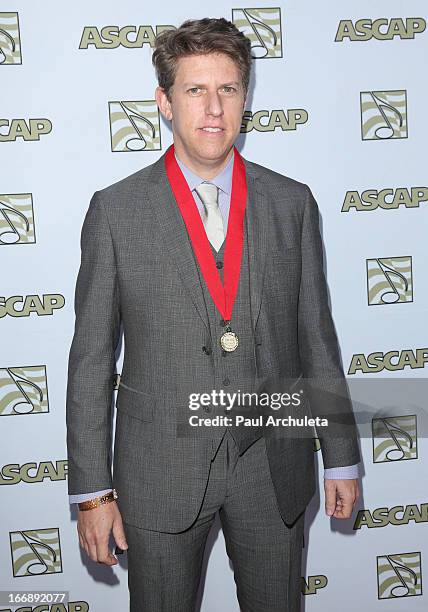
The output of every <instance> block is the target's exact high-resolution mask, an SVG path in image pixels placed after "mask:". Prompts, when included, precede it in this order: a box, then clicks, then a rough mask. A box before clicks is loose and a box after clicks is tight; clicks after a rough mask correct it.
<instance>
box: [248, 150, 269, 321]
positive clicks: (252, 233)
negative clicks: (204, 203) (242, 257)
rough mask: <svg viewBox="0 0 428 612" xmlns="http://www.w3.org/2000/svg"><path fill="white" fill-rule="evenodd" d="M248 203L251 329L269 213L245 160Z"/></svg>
mask: <svg viewBox="0 0 428 612" xmlns="http://www.w3.org/2000/svg"><path fill="white" fill-rule="evenodd" d="M244 161H245V165H246V168H247V185H248V202H247V209H246V215H245V217H246V223H247V237H248V257H249V262H248V266H249V274H250V300H251V314H252V317H253V327H254V329H255V328H256V325H257V320H258V317H259V314H260V305H261V300H262V292H263V281H264V278H265V266H266V259H267V257H266V253H267V249H268V244H269V240H268V234H269V231H268V230H269V228H268V223H269V218H270V215H269V213H270V211H269V207H268V204H269V203H268V201H267V198H266V197H265V196H264V194H263V193H262V192H261V191H260V188H259V180H258V179H257V177H256V176H255V175H253V173H252V171H251V170H250V168H249V166H248V163H247V161H246V160H244Z"/></svg>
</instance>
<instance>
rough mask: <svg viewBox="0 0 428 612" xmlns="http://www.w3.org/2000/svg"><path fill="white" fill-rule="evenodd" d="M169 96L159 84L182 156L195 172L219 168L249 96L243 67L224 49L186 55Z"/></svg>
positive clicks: (163, 106)
mask: <svg viewBox="0 0 428 612" xmlns="http://www.w3.org/2000/svg"><path fill="white" fill-rule="evenodd" d="M170 98H171V99H170V101H169V100H168V99H167V97H166V95H165V93H164V91H163V90H162V89H160V88H159V87H158V88H157V89H156V100H157V102H158V106H159V108H160V110H161V112H162V113H163V115H164V116H165V117H166V119H169V120H171V121H172V131H173V135H174V146H175V150H176V152H177V155H178V157H179V158H180V159H181V160H182V161H183V162H184V163H186V164H187V165H189V166H190V167H191V168H192V169H194V170H196V171H198V170H199V171H201V170H204V169H206V170H207V172H209V170H210V168H211V169H213V170H215V169H218V167H219V166H222V165H223V164H224V163H225V161H226V159H227V158H228V156H229V153H230V151H231V149H232V147H233V144H234V142H235V140H236V137H237V136H238V134H239V131H240V128H241V121H242V114H243V112H244V105H245V96H244V90H243V86H242V78H241V73H240V70H239V68H238V66H237V65H236V64H235V62H234V61H233V60H232V59H230V57H229V56H228V55H225V54H223V53H210V54H207V55H191V56H188V57H182V58H180V59H179V60H178V63H177V72H176V77H175V82H174V85H173V87H172V90H171V93H170Z"/></svg>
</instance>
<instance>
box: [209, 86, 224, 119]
mask: <svg viewBox="0 0 428 612" xmlns="http://www.w3.org/2000/svg"><path fill="white" fill-rule="evenodd" d="M205 112H206V113H207V114H208V115H214V116H215V117H219V116H220V115H222V114H223V105H222V101H221V98H220V96H219V94H218V92H217V91H212V92H208V94H207V96H206V107H205Z"/></svg>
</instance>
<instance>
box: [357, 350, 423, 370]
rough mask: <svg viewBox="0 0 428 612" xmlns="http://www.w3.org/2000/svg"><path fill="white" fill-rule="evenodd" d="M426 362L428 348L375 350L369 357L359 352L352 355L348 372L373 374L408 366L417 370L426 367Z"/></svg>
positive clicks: (402, 368)
mask: <svg viewBox="0 0 428 612" xmlns="http://www.w3.org/2000/svg"><path fill="white" fill-rule="evenodd" d="M426 363H428V348H420V349H416V351H413V350H412V349H404V350H402V351H401V352H400V351H388V352H387V353H381V352H375V353H370V354H369V355H367V357H366V356H365V355H363V354H362V353H359V354H357V355H353V356H352V360H351V365H350V366H349V370H348V374H356V372H364V373H365V374H372V373H375V372H382V370H389V371H390V372H395V371H396V370H404V368H407V367H409V368H411V369H412V370H416V369H418V368H424V367H425V364H426Z"/></svg>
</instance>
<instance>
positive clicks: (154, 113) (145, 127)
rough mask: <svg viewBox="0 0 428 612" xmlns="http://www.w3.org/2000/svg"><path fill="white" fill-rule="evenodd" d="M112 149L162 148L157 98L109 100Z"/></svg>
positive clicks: (147, 149)
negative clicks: (129, 100) (128, 100)
mask: <svg viewBox="0 0 428 612" xmlns="http://www.w3.org/2000/svg"><path fill="white" fill-rule="evenodd" d="M109 113H110V134H111V149H112V151H114V152H115V151H155V150H160V149H161V137H160V119H159V109H158V107H157V104H156V101H155V100H146V101H139V102H123V101H121V102H109Z"/></svg>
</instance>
